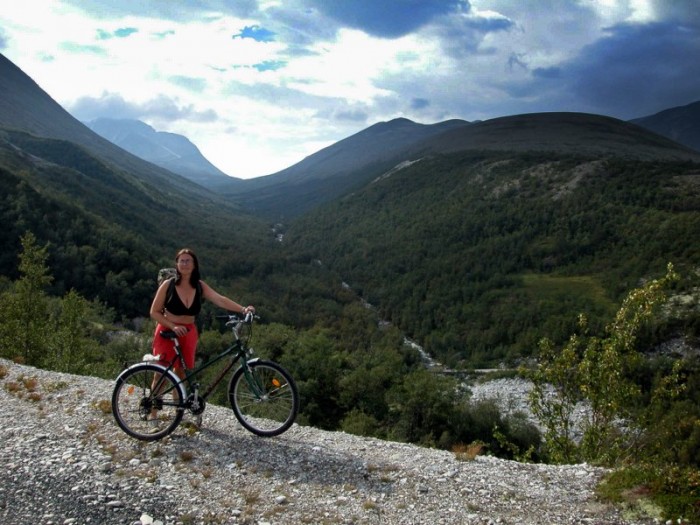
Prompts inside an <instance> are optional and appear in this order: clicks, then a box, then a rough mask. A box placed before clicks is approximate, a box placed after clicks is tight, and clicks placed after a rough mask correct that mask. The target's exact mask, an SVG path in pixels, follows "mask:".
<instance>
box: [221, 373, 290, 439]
mask: <svg viewBox="0 0 700 525" xmlns="http://www.w3.org/2000/svg"><path fill="white" fill-rule="evenodd" d="M248 370H249V373H250V377H251V380H252V381H255V384H256V385H257V386H253V385H251V383H250V382H249V381H248V378H247V377H246V374H245V371H244V369H243V368H242V367H241V368H239V369H238V370H236V372H235V373H234V374H233V376H231V381H230V382H229V401H230V403H231V408H233V413H234V414H235V416H236V419H238V421H239V422H240V423H241V425H243V427H244V428H246V429H247V430H249V431H250V432H252V433H253V434H255V435H257V436H261V437H272V436H278V435H280V434H282V433H283V432H285V431H286V430H288V429H289V427H291V426H292V424H293V423H294V420H295V419H296V417H297V414H298V413H299V391H298V390H297V386H296V383H295V382H294V379H293V378H292V376H291V375H289V372H287V371H286V370H285V369H284V368H282V367H281V366H280V365H278V364H277V363H274V362H272V361H264V360H259V359H253V360H251V361H248ZM256 390H259V392H258V393H256Z"/></svg>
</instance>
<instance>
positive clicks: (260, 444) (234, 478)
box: [0, 360, 653, 525]
mask: <svg viewBox="0 0 700 525" xmlns="http://www.w3.org/2000/svg"><path fill="white" fill-rule="evenodd" d="M0 371H4V373H0V376H2V377H1V378H0V462H1V464H2V469H0V523H3V524H4V525H15V524H17V525H25V524H28V523H42V524H62V525H67V524H73V523H75V524H84V523H91V524H100V525H110V524H135V525H147V524H154V525H157V524H161V525H165V524H181V523H182V524H188V523H192V524H199V523H217V524H218V523H221V524H229V523H231V524H265V523H267V524H271V525H272V524H320V523H329V524H330V523H339V524H431V525H432V524H496V523H502V524H515V523H518V524H548V525H549V524H564V523H566V524H578V523H580V524H584V523H586V524H631V523H653V521H646V522H645V521H628V520H626V519H624V518H623V517H622V515H621V513H620V512H619V510H617V509H615V508H613V507H611V506H609V505H605V504H602V503H600V502H599V501H597V500H596V497H595V495H594V488H595V486H596V484H597V483H598V481H599V480H600V478H601V477H602V476H603V475H604V474H605V472H606V471H605V470H604V469H601V468H596V467H592V466H590V465H567V466H551V465H536V464H521V463H517V462H513V461H504V460H500V459H496V458H493V457H487V456H479V457H477V458H476V459H474V460H473V461H460V460H458V459H457V458H456V457H455V456H454V455H453V454H452V453H450V452H447V451H441V450H434V449H427V448H421V447H418V446H414V445H408V444H403V443H394V442H388V441H381V440H378V439H370V438H363V437H358V436H353V435H349V434H345V433H341V432H325V431H321V430H318V429H315V428H311V427H303V426H299V425H294V426H293V427H292V428H291V429H290V430H289V431H288V432H287V433H285V434H283V435H282V436H279V437H276V438H268V439H265V438H259V437H256V436H254V435H252V434H250V433H248V432H246V431H245V430H243V429H242V428H240V427H239V426H238V425H237V423H236V420H235V418H234V416H233V414H232V412H231V410H230V409H228V408H225V407H217V406H212V405H210V406H209V407H208V408H207V411H206V412H205V413H204V424H203V428H202V429H200V430H196V429H195V428H194V427H193V426H192V425H190V424H188V422H187V416H186V420H185V422H184V423H183V424H182V425H181V426H180V427H179V428H178V429H177V430H176V431H175V432H174V433H173V435H171V436H170V437H168V438H166V439H165V440H163V441H160V442H156V443H142V442H139V441H136V440H134V439H132V438H130V437H128V436H126V435H125V434H124V433H122V432H121V430H119V428H118V427H117V425H116V424H115V423H114V421H113V419H112V414H111V409H110V398H111V391H112V383H110V382H109V381H104V380H101V379H96V378H92V377H83V376H74V375H68V374H59V373H54V372H48V371H44V370H39V369H34V368H30V367H25V366H20V365H15V364H12V363H10V362H8V361H4V360H0ZM302 402H303V400H302Z"/></svg>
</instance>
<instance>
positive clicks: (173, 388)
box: [112, 364, 185, 441]
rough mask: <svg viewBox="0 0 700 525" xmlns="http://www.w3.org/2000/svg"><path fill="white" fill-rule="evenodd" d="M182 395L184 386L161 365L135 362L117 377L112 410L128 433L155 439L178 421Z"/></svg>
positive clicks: (143, 439)
mask: <svg viewBox="0 0 700 525" xmlns="http://www.w3.org/2000/svg"><path fill="white" fill-rule="evenodd" d="M184 399H185V393H184V389H183V387H182V384H181V383H180V382H179V381H178V379H177V377H176V376H175V374H173V373H172V372H166V369H165V368H164V367H162V366H160V365H155V364H137V365H134V366H132V367H130V368H127V369H126V370H124V371H123V372H122V373H121V374H120V375H119V377H117V383H116V385H115V386H114V391H113V392H112V414H113V415H114V419H115V420H116V421H117V424H118V425H119V427H120V428H121V429H122V430H123V431H124V432H126V433H127V434H129V435H130V436H132V437H135V438H136V439H140V440H142V441H155V440H157V439H161V438H163V437H165V436H167V435H168V434H170V433H171V432H172V431H173V430H175V428H176V427H177V426H178V425H179V424H180V421H181V420H182V416H183V409H182V407H181V405H182V400H184Z"/></svg>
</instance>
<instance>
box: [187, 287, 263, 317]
mask: <svg viewBox="0 0 700 525" xmlns="http://www.w3.org/2000/svg"><path fill="white" fill-rule="evenodd" d="M200 283H201V284H202V296H204V298H205V299H207V300H209V301H211V302H212V303H214V304H215V305H216V306H218V307H219V308H223V309H225V310H228V311H230V312H236V313H240V314H245V313H246V312H248V311H253V312H254V311H255V308H254V307H252V306H241V305H240V304H238V303H237V302H236V301H233V300H232V299H229V298H228V297H226V296H224V295H221V294H220V293H218V292H217V291H216V290H214V289H213V288H212V287H211V286H209V285H208V284H207V283H205V282H204V281H200Z"/></svg>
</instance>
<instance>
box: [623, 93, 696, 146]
mask: <svg viewBox="0 0 700 525" xmlns="http://www.w3.org/2000/svg"><path fill="white" fill-rule="evenodd" d="M630 122H633V123H634V124H637V125H639V126H642V127H643V128H646V129H649V130H651V131H653V132H655V133H658V134H659V135H663V136H664V137H668V138H670V139H672V140H675V141H676V142H678V143H679V144H683V145H685V146H687V147H689V148H692V149H694V150H695V151H700V101H698V102H693V103H692V104H688V105H686V106H679V107H675V108H670V109H666V110H664V111H660V112H659V113H655V114H654V115H649V116H646V117H641V118H637V119H633V120H631V121H630Z"/></svg>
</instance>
